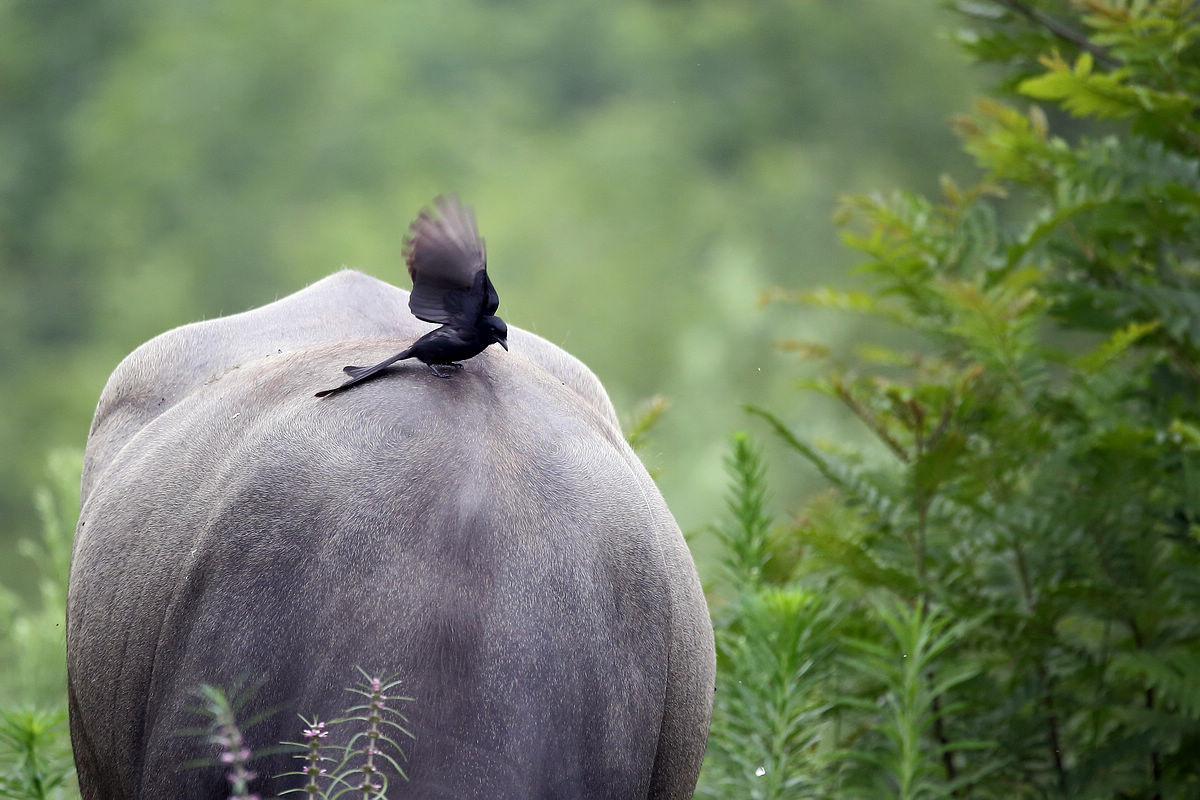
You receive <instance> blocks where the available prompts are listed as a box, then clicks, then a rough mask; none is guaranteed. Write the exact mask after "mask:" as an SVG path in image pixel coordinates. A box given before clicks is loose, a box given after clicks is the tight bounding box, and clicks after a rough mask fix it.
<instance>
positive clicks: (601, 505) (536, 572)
mask: <svg viewBox="0 0 1200 800" xmlns="http://www.w3.org/2000/svg"><path fill="white" fill-rule="evenodd" d="M361 277H363V276H351V280H353V281H354V282H356V285H358V283H357V282H358V281H359V278H361ZM367 280H370V279H367ZM388 288H389V289H390V287H388ZM393 291H396V290H393ZM400 294H401V295H402V294H403V293H400ZM299 296H300V295H297V296H293V298H288V299H286V300H285V301H282V302H284V303H287V302H289V301H292V300H293V299H294V298H295V297H299ZM401 299H403V298H402V297H401ZM389 302H392V300H389ZM266 308H268V309H269V308H270V307H269V306H268V307H266ZM317 310H318V312H319V311H320V309H319V308H318V309H317ZM259 311H263V309H260V310H259ZM250 313H251V314H254V313H257V312H250ZM285 316H287V315H285ZM228 319H229V320H236V319H237V317H233V318H228ZM225 322H226V320H215V321H213V323H205V325H208V326H209V330H207V331H205V330H199V331H198V330H195V329H192V330H189V329H181V330H180V331H178V332H173V334H174V335H176V336H182V337H183V338H182V339H181V340H180V341H177V342H175V343H171V342H170V341H167V342H160V343H159V345H157V346H158V347H160V350H161V352H160V351H156V350H154V347H155V346H156V345H154V343H151V348H150V351H149V353H148V354H144V355H147V357H148V363H147V364H136V363H134V364H126V365H123V366H124V367H127V368H128V370H127V371H129V373H130V374H131V375H135V376H141V377H138V378H137V379H136V380H135V379H129V380H127V381H126V382H125V383H124V384H123V383H121V382H120V381H117V377H119V372H120V370H118V373H117V374H115V377H114V381H117V383H116V384H114V383H112V382H110V385H109V387H108V388H107V389H106V393H105V398H102V400H101V411H98V414H97V426H98V428H102V427H103V426H104V425H105V424H106V422H105V420H114V421H117V422H118V423H119V424H115V425H112V426H110V427H108V428H107V433H106V432H105V430H103V429H101V430H98V431H94V433H93V440H94V442H95V445H96V446H95V447H93V442H89V456H91V457H92V460H91V461H90V462H89V469H90V470H91V472H90V480H89V478H88V477H85V502H84V506H83V513H82V515H81V519H80V523H79V529H78V532H77V541H76V549H75V555H74V562H73V567H72V586H71V597H70V604H69V626H68V639H69V651H70V657H69V658H70V677H71V692H72V698H71V699H72V731H73V737H74V739H75V745H76V752H77V759H78V761H79V766H80V778H81V785H82V786H83V788H84V791H85V797H89V798H90V797H104V798H118V797H160V796H178V797H198V798H208V797H213V798H216V797H224V796H225V795H226V793H227V789H228V785H227V784H226V783H225V782H224V779H223V778H222V777H221V774H220V771H219V770H217V769H215V768H211V769H198V770H191V771H184V772H180V771H179V767H180V765H181V764H184V763H186V762H188V761H190V760H192V759H194V758H195V757H196V755H197V752H198V751H199V750H202V749H203V746H202V744H201V743H200V742H199V741H198V740H197V739H195V738H188V737H181V736H179V733H180V732H181V731H182V730H184V729H186V728H189V727H194V726H195V725H196V724H197V723H198V722H200V720H199V719H198V718H197V717H196V716H194V715H193V714H192V713H191V712H189V711H188V708H189V707H192V706H194V705H195V702H194V699H193V698H192V697H191V696H190V694H189V693H190V692H191V691H192V690H193V689H194V688H195V687H196V686H197V685H198V684H200V683H210V684H214V685H217V686H225V687H232V686H236V685H239V684H246V683H250V684H256V683H259V682H261V686H260V687H259V688H258V689H257V691H256V693H255V694H254V699H253V700H252V702H251V703H250V705H249V706H248V707H247V708H246V709H245V710H244V712H243V713H244V714H245V715H246V716H247V717H252V716H254V715H255V714H256V713H257V712H258V711H261V710H271V709H274V710H275V713H273V714H270V715H269V716H268V717H267V719H266V720H265V721H263V722H261V723H259V724H258V725H256V726H254V727H253V728H252V729H251V730H250V731H248V740H249V743H250V744H251V745H252V746H253V747H256V748H258V749H262V748H264V747H267V746H270V745H273V744H275V743H277V742H279V741H281V740H293V741H294V740H296V739H297V738H298V736H299V727H300V725H299V720H298V718H297V717H296V713H304V714H306V715H307V714H318V715H320V716H321V717H322V718H323V719H332V718H334V717H336V716H338V715H339V714H340V712H341V711H342V710H343V709H344V708H345V706H346V705H347V703H348V701H350V699H351V696H350V695H348V694H346V693H345V691H344V687H345V686H346V685H348V684H349V683H351V682H353V681H354V680H355V678H356V675H357V673H356V672H355V669H354V668H355V667H356V666H361V667H363V668H364V669H366V670H368V671H371V672H373V673H378V674H381V675H388V674H393V673H394V674H396V675H398V676H399V677H400V678H401V679H402V680H404V682H405V683H404V685H403V691H404V693H406V694H410V695H412V696H413V698H414V700H413V701H412V702H411V703H408V704H406V705H405V707H404V712H405V713H406V715H407V716H408V717H409V720H410V724H409V728H410V730H411V731H412V733H413V734H414V736H415V737H416V738H415V740H409V741H404V742H403V744H404V747H405V752H406V754H407V756H408V762H407V763H406V764H405V768H406V771H408V773H409V775H410V777H411V779H412V780H411V782H410V783H408V784H394V791H392V792H390V793H389V796H392V797H401V796H413V797H430V796H439V795H442V796H447V797H495V798H500V797H513V798H518V797H520V798H527V797H574V796H578V797H620V798H626V797H636V796H647V795H653V791H652V785H653V786H656V787H658V789H656V790H655V791H657V790H661V791H662V793H663V796H686V795H687V793H688V792H690V788H691V784H692V783H694V779H695V775H694V769H695V768H698V765H699V757H700V754H701V753H702V751H703V734H704V731H701V730H699V728H700V727H703V728H704V729H705V730H706V728H707V713H708V709H707V705H706V703H707V702H711V697H710V696H709V694H710V693H711V629H709V628H708V627H707V619H706V617H705V615H704V606H703V598H702V596H700V594H699V587H698V583H697V582H696V579H695V573H694V569H693V568H692V566H691V562H690V558H689V557H688V556H687V553H686V549H685V548H684V546H683V544H682V539H681V537H680V535H679V532H678V529H677V528H676V527H675V525H674V522H673V521H672V520H671V518H670V515H669V513H668V512H667V511H666V508H665V506H664V505H663V504H662V500H661V497H660V496H659V494H658V492H657V491H656V490H655V488H654V487H653V484H652V483H651V482H650V481H649V479H648V477H647V476H646V474H645V471H644V470H643V469H642V468H641V466H640V464H639V463H638V462H637V460H636V458H634V457H633V456H632V454H631V453H630V452H629V450H628V448H627V447H626V446H625V444H624V442H623V441H622V440H621V438H620V436H619V432H618V431H617V429H616V427H615V424H614V420H613V419H612V415H611V406H608V405H607V399H606V398H603V394H602V390H599V392H600V394H599V395H596V394H595V392H596V391H597V390H598V384H595V385H594V386H593V385H591V384H588V383H587V380H588V379H590V380H591V381H594V378H591V377H590V373H586V370H584V371H583V372H579V373H577V374H576V372H573V371H572V370H576V369H577V368H576V366H575V365H577V363H578V362H574V364H572V362H571V361H564V362H562V363H564V364H567V365H568V366H567V367H566V368H562V367H559V369H557V370H556V369H554V367H555V366H556V364H557V362H554V363H551V364H550V365H549V366H548V365H547V364H546V363H545V358H546V357H545V353H541V354H539V351H538V350H537V348H539V347H542V346H543V345H544V343H541V344H538V343H540V342H541V340H536V342H534V341H533V339H532V338H531V339H529V340H527V341H528V342H530V343H531V344H530V345H529V348H528V350H527V352H526V354H525V355H523V354H522V348H521V344H520V342H521V338H520V335H518V336H517V337H514V338H513V342H514V348H513V349H514V352H513V353H512V354H506V353H503V352H499V351H497V352H491V351H488V352H485V353H484V354H483V355H481V356H480V357H478V358H475V359H472V360H471V361H469V362H467V364H466V366H465V368H464V369H463V370H462V371H461V372H460V373H459V374H457V375H455V376H454V378H452V379H449V380H443V379H439V378H437V377H435V376H433V375H432V374H431V373H429V371H428V370H426V369H425V368H424V367H423V366H422V365H419V364H416V363H413V362H409V363H408V364H405V365H401V366H400V367H399V368H398V369H397V370H395V372H394V374H389V375H387V376H385V377H383V378H381V379H378V380H375V381H371V382H368V383H366V384H363V385H362V386H359V387H356V388H355V389H354V390H352V391H348V392H344V393H340V394H338V395H335V396H332V397H330V398H327V399H324V400H317V399H315V398H313V397H312V392H313V390H314V389H317V388H324V386H326V385H330V380H331V378H334V376H335V375H336V368H337V367H340V365H342V364H344V363H350V362H357V363H371V362H373V361H374V360H378V359H380V358H383V357H385V356H387V355H390V353H391V352H393V351H394V350H395V349H396V346H397V342H396V341H395V340H394V339H391V340H388V339H372V338H353V337H352V338H351V339H350V340H349V341H336V338H337V337H336V336H329V335H327V334H326V333H324V332H321V333H315V334H310V335H307V338H306V335H305V334H304V333H303V331H301V333H300V334H299V335H298V334H297V333H296V331H295V330H290V331H284V332H286V334H287V335H288V336H290V338H287V339H286V341H285V338H286V337H285V338H281V339H280V340H279V341H280V343H281V346H279V347H270V346H269V345H271V344H272V343H271V342H269V341H257V342H254V343H253V345H252V348H257V349H259V350H262V351H263V354H262V355H260V356H259V357H258V358H253V357H252V356H253V353H250V354H247V353H240V354H235V355H233V356H229V355H226V354H223V353H221V352H217V353H216V354H215V355H214V354H212V353H209V354H204V353H200V354H192V355H190V356H189V357H191V358H193V360H196V361H201V362H206V363H212V364H215V366H213V367H212V373H211V374H204V373H203V370H197V371H196V372H195V373H194V374H191V375H187V376H185V377H183V378H180V379H179V380H178V381H177V388H175V389H173V390H172V391H174V392H175V396H174V397H173V398H172V401H171V402H167V399H166V394H167V393H166V392H164V393H163V400H162V403H161V404H160V405H161V408H159V409H154V408H148V407H147V405H146V403H147V401H146V399H145V398H151V400H150V402H151V403H152V402H153V400H152V398H153V394H154V392H153V391H151V388H152V387H150V386H145V385H141V386H138V385H137V384H138V381H144V380H145V376H147V375H149V376H151V377H153V376H154V375H155V371H156V370H162V371H165V374H166V375H168V376H169V375H171V374H172V373H171V371H170V367H169V364H168V363H165V362H169V359H165V360H164V355H163V354H164V353H166V354H168V355H169V354H170V352H171V351H172V350H173V349H174V350H176V351H179V352H181V353H183V354H184V355H187V354H188V353H190V351H192V350H194V349H196V348H197V347H199V346H207V347H210V348H213V349H215V350H217V351H219V350H220V347H219V346H217V345H213V344H211V341H206V340H205V339H204V337H208V338H209V340H214V338H215V339H216V340H218V341H220V340H222V339H225V340H228V341H229V342H230V343H231V344H232V346H233V348H234V349H235V350H236V349H237V348H239V347H240V348H243V350H245V349H252V348H248V347H247V345H246V341H245V340H246V338H247V337H246V336H239V335H238V329H237V328H236V327H233V328H232V329H223V328H222V327H221V325H222V324H223V323H225ZM297 324H299V323H297ZM323 324H324V323H323ZM381 324H382V323H381ZM301 327H302V326H301ZM333 327H334V329H335V332H336V328H337V324H336V319H335V321H334V324H333ZM282 330H283V329H281V331H282ZM416 333H419V331H417V332H416ZM276 335H279V336H284V333H283V332H281V333H277V334H276ZM169 336H171V335H170V334H169V335H168V337H169ZM196 337H199V342H197V340H196ZM545 352H550V353H551V355H553V353H552V351H545ZM135 355H136V354H135ZM564 355H565V354H564ZM567 358H568V359H569V357H567ZM331 365H332V366H333V369H331ZM579 368H581V367H579ZM564 369H566V372H564ZM568 373H569V374H568ZM164 380H165V379H164ZM167 383H168V384H169V383H170V382H169V381H168V382H167ZM130 385H132V386H133V388H132V389H130ZM164 388H169V386H164ZM122 392H124V393H125V394H126V395H127V396H128V397H132V398H140V399H137V400H136V401H135V402H133V401H125V402H124V406H123V405H122V402H116V401H113V400H112V398H113V396H114V393H116V394H117V395H119V394H120V393H122ZM106 402H107V403H108V405H107V406H106ZM102 411H103V412H104V413H101V412H102ZM139 415H140V416H139ZM130 420H137V421H138V422H137V424H133V423H131V422H130ZM681 674H682V675H685V676H687V677H686V678H685V679H683V680H681V679H680V677H679V675H681ZM296 763H297V762H295V761H293V760H291V758H290V757H289V756H287V755H281V756H276V757H274V758H273V759H267V760H264V761H261V762H259V763H258V764H257V765H256V766H257V768H258V769H259V771H260V772H261V773H262V774H263V775H269V774H273V773H278V772H283V771H286V770H289V769H294V768H295V766H296ZM689 771H691V772H692V774H691V775H690V778H689V776H688V774H687V773H688V772H689ZM689 780H690V782H689ZM671 784H677V786H675V787H672V786H671ZM264 788H267V789H269V790H271V791H278V790H279V789H280V788H282V787H281V786H278V785H274V784H272V785H270V786H269V787H264ZM672 792H673V793H672ZM406 793H407V794H406Z"/></svg>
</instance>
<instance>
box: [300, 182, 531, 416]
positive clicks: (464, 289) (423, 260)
mask: <svg viewBox="0 0 1200 800" xmlns="http://www.w3.org/2000/svg"><path fill="white" fill-rule="evenodd" d="M408 230H409V235H408V237H407V238H406V239H405V241H404V260H405V261H407V262H408V274H409V275H410V276H411V277H412V282H413V288H412V294H410V295H409V296H408V308H409V310H411V311H412V313H413V316H415V317H417V318H418V319H423V320H425V321H426V322H440V323H441V324H442V327H440V328H436V329H434V330H432V331H430V332H429V333H427V334H425V335H424V336H422V337H421V338H420V339H417V340H416V341H415V342H413V344H412V347H409V348H408V349H407V350H404V351H403V352H400V353H397V354H396V355H394V356H392V357H391V358H389V359H388V360H386V361H381V362H379V363H378V364H376V365H374V366H372V367H345V368H344V371H345V372H346V373H347V374H348V375H350V380H348V381H346V382H345V383H343V384H342V385H341V386H337V387H334V388H333V389H326V390H325V391H322V392H317V397H324V396H325V395H328V394H333V393H334V392H339V391H341V390H342V389H347V388H349V387H351V386H353V385H354V384H356V383H361V382H362V381H365V380H366V379H367V378H370V377H371V376H372V375H375V374H377V373H378V372H379V371H380V370H382V369H383V368H384V367H387V366H389V365H391V364H394V363H395V362H397V361H400V360H402V359H405V358H417V359H420V360H421V361H422V362H424V363H425V364H427V365H428V366H429V368H430V369H431V370H433V373H434V374H435V375H437V376H438V377H439V378H449V377H450V376H451V375H453V374H454V372H455V371H456V370H458V369H461V368H462V364H459V363H458V362H459V361H461V360H463V359H467V358H471V357H472V356H477V355H479V354H480V353H482V352H483V350H484V348H485V347H487V346H488V345H490V344H498V345H500V346H501V347H503V348H504V349H505V350H507V349H508V326H507V325H505V324H504V320H502V319H500V318H499V317H497V316H496V309H497V308H499V306H500V297H499V295H497V294H496V288H495V287H494V286H492V282H491V281H490V280H489V279H488V274H487V251H486V249H485V248H484V245H483V239H481V238H480V237H479V231H478V230H477V229H476V227H475V215H474V214H472V213H471V210H470V209H469V208H464V207H463V205H462V204H461V203H459V202H458V199H457V198H455V197H448V198H447V197H439V198H438V199H436V200H434V212H433V213H431V212H429V211H422V212H421V214H420V216H418V217H417V218H416V219H415V220H414V221H413V223H412V225H410V226H409V229H408Z"/></svg>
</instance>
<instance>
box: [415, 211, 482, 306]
mask: <svg viewBox="0 0 1200 800" xmlns="http://www.w3.org/2000/svg"><path fill="white" fill-rule="evenodd" d="M408 231H409V233H408V237H407V238H406V239H405V242H404V259H405V261H407V262H408V274H409V276H410V277H411V278H412V282H413V288H412V294H411V295H409V298H408V307H409V309H410V310H411V311H412V313H413V316H416V317H418V318H419V319H423V320H425V321H427V322H439V323H442V324H443V325H446V324H448V325H474V324H475V323H477V322H478V321H479V318H480V317H481V316H483V314H484V313H488V314H494V313H496V308H497V307H498V306H499V305H500V298H499V297H498V296H497V295H496V290H495V288H493V287H492V282H491V281H490V280H488V278H487V271H486V270H487V251H486V250H485V249H484V245H483V239H481V238H480V237H479V231H478V230H477V229H476V227H475V216H474V215H473V214H472V213H471V210H470V209H469V208H465V207H464V206H463V205H462V204H461V203H459V201H458V198H456V197H439V198H438V199H437V200H435V201H434V208H433V211H432V212H430V211H422V212H421V214H420V216H418V217H417V218H416V219H415V220H414V221H413V223H412V225H410V226H409V229H408Z"/></svg>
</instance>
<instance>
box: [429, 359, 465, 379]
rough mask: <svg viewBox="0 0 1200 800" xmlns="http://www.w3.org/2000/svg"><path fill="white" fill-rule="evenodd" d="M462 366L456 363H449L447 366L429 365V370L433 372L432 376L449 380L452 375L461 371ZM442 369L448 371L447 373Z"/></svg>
mask: <svg viewBox="0 0 1200 800" xmlns="http://www.w3.org/2000/svg"><path fill="white" fill-rule="evenodd" d="M462 366H463V365H462V364H460V363H458V362H457V361H451V362H450V363H449V364H430V365H429V369H431V370H433V374H434V375H437V376H438V377H439V378H449V377H450V376H451V375H453V374H454V373H456V372H458V371H459V370H460V369H462ZM443 368H447V369H449V372H443Z"/></svg>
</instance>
